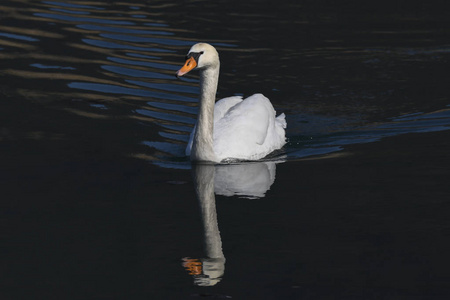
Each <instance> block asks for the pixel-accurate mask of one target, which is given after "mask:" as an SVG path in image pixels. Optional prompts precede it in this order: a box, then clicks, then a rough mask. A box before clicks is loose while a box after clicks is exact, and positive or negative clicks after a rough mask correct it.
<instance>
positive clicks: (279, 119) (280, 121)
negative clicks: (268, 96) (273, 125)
mask: <svg viewBox="0 0 450 300" xmlns="http://www.w3.org/2000/svg"><path fill="white" fill-rule="evenodd" d="M275 121H276V122H277V124H279V125H280V126H281V127H283V128H286V126H287V123H286V115H285V114H284V113H281V114H280V115H279V116H278V117H276V118H275Z"/></svg>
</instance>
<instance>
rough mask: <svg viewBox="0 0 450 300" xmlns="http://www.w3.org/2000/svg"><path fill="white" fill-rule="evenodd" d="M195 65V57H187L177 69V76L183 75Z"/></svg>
mask: <svg viewBox="0 0 450 300" xmlns="http://www.w3.org/2000/svg"><path fill="white" fill-rule="evenodd" d="M196 66H197V62H196V61H195V59H194V58H193V57H189V58H188V59H187V60H186V62H185V63H184V66H183V67H182V68H181V69H179V70H178V71H177V77H180V76H183V75H184V74H186V73H188V72H189V71H191V70H192V69H194V68H195V67H196Z"/></svg>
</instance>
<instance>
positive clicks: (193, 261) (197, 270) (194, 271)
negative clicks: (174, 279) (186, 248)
mask: <svg viewBox="0 0 450 300" xmlns="http://www.w3.org/2000/svg"><path fill="white" fill-rule="evenodd" d="M183 267H184V268H185V269H186V271H188V272H189V275H202V262H201V261H200V260H199V259H197V258H187V257H185V258H183Z"/></svg>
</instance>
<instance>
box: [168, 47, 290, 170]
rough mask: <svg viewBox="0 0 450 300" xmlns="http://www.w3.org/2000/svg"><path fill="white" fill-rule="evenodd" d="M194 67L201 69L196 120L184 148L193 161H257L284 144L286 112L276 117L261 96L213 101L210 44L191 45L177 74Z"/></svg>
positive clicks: (214, 63)
mask: <svg viewBox="0 0 450 300" xmlns="http://www.w3.org/2000/svg"><path fill="white" fill-rule="evenodd" d="M193 69H198V70H199V71H200V101H199V114H198V118H197V123H196V125H195V127H194V129H193V130H192V133H191V135H190V138H189V142H188V144H187V147H186V155H187V156H190V158H191V160H192V161H209V162H216V163H220V162H223V161H234V160H258V159H261V158H263V157H265V156H267V155H268V154H269V153H271V152H273V151H274V150H277V149H280V148H281V147H283V146H284V144H285V143H286V137H285V130H284V129H285V128H286V120H285V115H284V114H280V115H279V116H278V117H276V112H275V109H274V108H273V106H272V104H271V103H270V101H269V99H267V98H266V97H265V96H264V95H262V94H254V95H252V96H250V97H248V98H246V99H243V98H242V97H240V96H233V97H228V98H224V99H221V100H219V101H217V102H216V103H215V100H216V92H217V84H218V81H219V69H220V61H219V54H218V53H217V50H216V49H215V48H214V47H213V46H211V45H210V44H207V43H198V44H195V45H193V46H192V47H191V49H190V50H189V52H188V54H187V56H186V62H185V64H184V66H183V67H182V68H181V69H179V70H178V71H177V73H176V75H177V77H180V76H183V75H185V74H186V73H188V72H189V71H191V70H193Z"/></svg>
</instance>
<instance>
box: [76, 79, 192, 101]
mask: <svg viewBox="0 0 450 300" xmlns="http://www.w3.org/2000/svg"><path fill="white" fill-rule="evenodd" d="M67 86H68V87H70V88H73V89H80V90H88V91H95V92H101V93H108V94H122V95H131V96H140V97H148V98H157V99H165V100H176V101H185V102H192V101H193V99H192V98H189V97H183V96H179V95H175V94H168V93H161V92H154V91H149V90H142V89H134V88H128V87H123V86H118V85H112V84H104V83H92V82H71V83H69V84H67Z"/></svg>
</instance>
